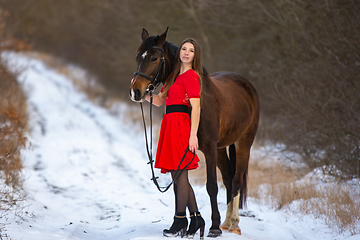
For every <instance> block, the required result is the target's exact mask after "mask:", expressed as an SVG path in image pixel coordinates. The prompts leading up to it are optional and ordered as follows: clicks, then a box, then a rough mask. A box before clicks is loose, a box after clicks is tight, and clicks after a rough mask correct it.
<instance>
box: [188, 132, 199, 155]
mask: <svg viewBox="0 0 360 240" xmlns="http://www.w3.org/2000/svg"><path fill="white" fill-rule="evenodd" d="M198 148H199V143H198V138H197V136H196V135H191V136H190V138H189V150H190V151H191V152H192V153H196V151H197V150H198Z"/></svg>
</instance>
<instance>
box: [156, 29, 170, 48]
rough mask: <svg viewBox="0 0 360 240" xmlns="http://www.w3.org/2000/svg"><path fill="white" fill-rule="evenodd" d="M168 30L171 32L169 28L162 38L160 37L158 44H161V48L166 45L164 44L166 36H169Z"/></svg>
mask: <svg viewBox="0 0 360 240" xmlns="http://www.w3.org/2000/svg"><path fill="white" fill-rule="evenodd" d="M168 30H169V27H167V28H166V30H165V32H164V33H163V34H161V36H160V37H159V41H158V44H160V46H162V45H164V43H165V41H166V35H167V32H168Z"/></svg>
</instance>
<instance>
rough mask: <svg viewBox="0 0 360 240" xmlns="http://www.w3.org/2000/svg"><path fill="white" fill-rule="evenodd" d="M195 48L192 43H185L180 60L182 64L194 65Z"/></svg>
mask: <svg viewBox="0 0 360 240" xmlns="http://www.w3.org/2000/svg"><path fill="white" fill-rule="evenodd" d="M194 55H195V48H194V45H193V44H192V43H189V42H187V43H184V45H182V47H181V50H180V60H181V62H182V63H185V64H186V63H192V62H193V60H194Z"/></svg>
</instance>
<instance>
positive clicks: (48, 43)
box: [0, 0, 360, 179]
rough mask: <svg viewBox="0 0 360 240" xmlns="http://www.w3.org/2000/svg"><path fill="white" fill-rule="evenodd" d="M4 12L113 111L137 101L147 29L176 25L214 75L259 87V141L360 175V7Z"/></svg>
mask: <svg viewBox="0 0 360 240" xmlns="http://www.w3.org/2000/svg"><path fill="white" fill-rule="evenodd" d="M0 9H1V11H2V13H3V16H4V18H3V20H4V23H6V25H2V26H3V27H4V28H5V29H6V31H7V32H8V33H11V35H12V36H14V37H15V38H16V39H20V40H23V41H25V42H27V43H28V44H30V45H31V47H32V49H33V50H35V51H40V52H46V53H50V54H53V55H56V56H58V57H61V58H62V59H64V60H65V61H67V62H71V63H75V64H77V65H80V66H81V67H84V68H85V69H87V71H89V72H90V73H91V74H92V75H93V76H94V77H95V78H96V79H97V80H98V81H99V82H100V83H101V84H102V85H103V86H104V87H105V89H106V90H107V91H106V92H103V93H99V96H97V97H98V98H99V99H102V100H101V102H102V104H104V105H106V103H107V101H109V99H110V98H120V99H122V100H125V101H129V102H130V100H129V99H128V89H129V82H130V79H131V78H132V76H133V72H134V71H135V69H136V62H135V54H136V48H137V47H138V46H139V44H140V42H141V40H140V34H141V31H142V28H146V29H147V30H148V31H149V33H150V35H158V34H161V33H163V32H164V31H165V29H166V27H168V26H169V27H170V28H169V33H168V38H167V40H168V41H170V42H172V43H174V44H177V45H178V44H179V43H180V42H181V41H182V40H183V39H185V38H187V37H194V38H196V39H197V40H198V41H199V42H200V44H201V46H202V57H203V63H204V66H205V67H206V68H207V70H208V72H210V73H212V72H216V71H232V72H237V73H239V74H241V75H243V76H245V77H246V78H248V79H249V80H250V81H251V82H252V83H253V84H254V85H255V87H256V88H257V90H258V92H259V95H260V100H261V124H260V128H259V133H258V136H257V142H258V143H260V144H265V143H272V144H278V145H279V146H282V147H283V150H287V151H292V152H295V153H298V154H299V155H300V156H301V158H302V160H303V161H304V163H306V164H307V166H308V167H309V168H315V167H322V168H323V170H324V172H326V173H328V174H331V175H334V176H336V177H338V178H339V179H349V178H359V177H360V97H359V92H360V81H359V76H360V74H359V73H360V40H359V39H360V14H359V12H360V2H359V1H356V0H321V1H313V0H272V1H268V0H238V1H236V0H222V1H217V0H172V1H163V0H153V1H147V0H138V1H128V0H102V1H99V0H86V1H81V0H61V1H51V0H26V1H23V0H11V1H10V0H0ZM2 40H3V39H2ZM2 42H3V43H4V41H2ZM2 46H4V45H3V44H2ZM3 83H5V82H3ZM3 83H1V84H3ZM1 94H2V96H1V97H2V99H3V97H4V91H1ZM4 102H5V101H3V103H4ZM3 109H4V108H3ZM2 114H3V115H4V114H5V115H6V116H7V117H9V116H10V117H11V116H12V117H14V116H15V115H14V114H13V115H11V114H10V112H9V111H7V112H4V111H2ZM21 139H22V140H21V141H23V138H21ZM21 141H20V143H21ZM2 144H4V142H3V143H2ZM3 149H4V148H3ZM5 152H6V151H5ZM3 159H5V158H3ZM2 168H3V167H2Z"/></svg>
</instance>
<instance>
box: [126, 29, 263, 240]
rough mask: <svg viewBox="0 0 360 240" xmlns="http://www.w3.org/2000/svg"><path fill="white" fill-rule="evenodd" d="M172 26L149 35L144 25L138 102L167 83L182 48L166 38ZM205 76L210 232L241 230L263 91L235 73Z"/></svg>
mask: <svg viewBox="0 0 360 240" xmlns="http://www.w3.org/2000/svg"><path fill="white" fill-rule="evenodd" d="M167 31H168V29H166V31H165V32H164V33H163V34H162V35H160V36H159V35H158V36H149V34H148V32H147V31H146V30H145V29H143V32H142V34H141V38H142V43H141V45H140V46H139V48H138V49H137V56H136V61H137V64H138V67H137V71H136V72H135V77H134V81H132V83H131V86H130V98H131V99H132V100H133V101H135V102H141V101H143V98H144V96H145V94H146V92H147V91H152V90H153V89H154V88H156V87H157V86H158V85H159V83H164V82H165V81H166V79H167V77H168V76H169V74H170V72H171V71H172V69H173V66H174V64H175V58H176V52H177V50H178V47H177V46H175V45H173V44H172V43H170V42H168V41H166V35H167ZM202 77H203V78H202V91H201V114H200V125H199V129H198V139H199V150H201V151H202V152H203V153H204V155H205V158H206V170H207V182H206V188H207V192H208V194H209V196H210V202H211V210H212V215H211V220H212V226H211V228H210V230H209V234H208V237H217V236H219V235H221V233H222V232H221V230H220V228H221V229H223V230H229V231H231V232H235V233H238V234H241V231H240V228H239V213H238V209H239V207H240V208H242V207H243V205H244V204H245V201H246V191H247V171H248V162H249V157H250V148H251V146H252V144H253V141H254V138H255V134H256V132H257V129H258V125H259V109H260V106H259V96H258V94H257V92H256V89H255V88H254V86H253V85H252V84H251V83H250V82H249V81H248V80H247V79H245V78H244V77H242V76H240V75H238V74H236V73H230V72H217V73H213V74H211V75H209V74H208V73H207V72H206V71H204V75H203V76H202ZM228 146H229V157H230V159H229V157H228V154H227V151H226V147H228ZM216 166H217V167H218V168H219V169H220V171H221V174H222V178H223V182H224V185H225V187H226V191H227V204H228V205H227V213H226V219H225V221H224V222H223V224H222V225H221V227H220V213H219V210H218V206H217V193H218V186H217V178H216Z"/></svg>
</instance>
